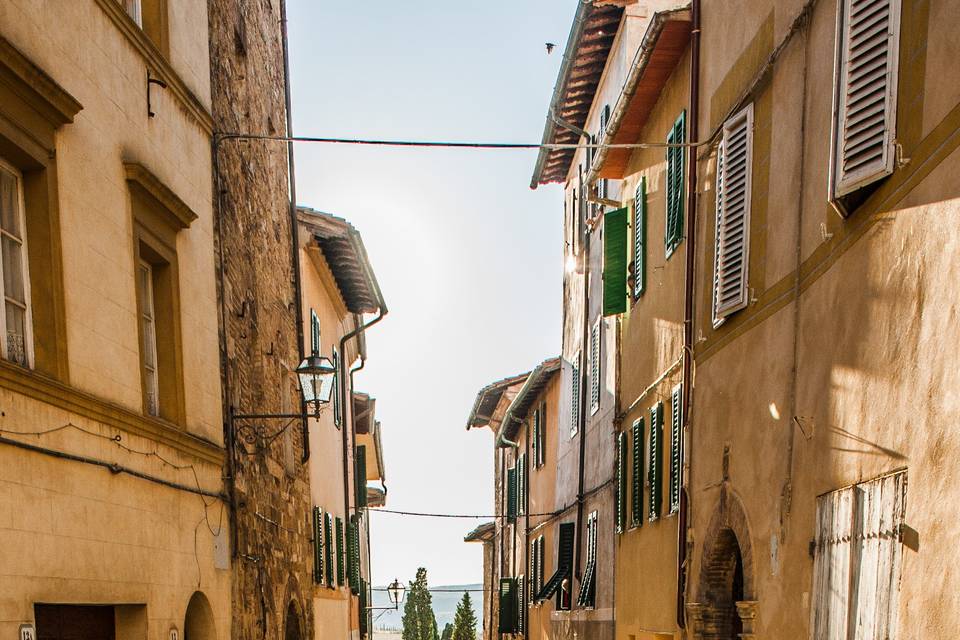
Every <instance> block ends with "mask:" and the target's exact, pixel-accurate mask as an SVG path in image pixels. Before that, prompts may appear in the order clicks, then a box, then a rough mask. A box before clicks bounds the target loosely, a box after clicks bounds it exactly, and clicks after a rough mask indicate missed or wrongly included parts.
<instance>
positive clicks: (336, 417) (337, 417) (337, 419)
mask: <svg viewBox="0 0 960 640" xmlns="http://www.w3.org/2000/svg"><path fill="white" fill-rule="evenodd" d="M333 365H334V368H335V369H336V372H335V373H334V374H333V391H331V395H332V396H333V423H334V424H335V425H336V426H337V427H339V426H340V423H341V413H342V407H341V406H340V382H341V381H340V354H339V353H337V349H336V348H334V349H333Z"/></svg>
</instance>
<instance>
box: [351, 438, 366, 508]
mask: <svg viewBox="0 0 960 640" xmlns="http://www.w3.org/2000/svg"><path fill="white" fill-rule="evenodd" d="M354 466H355V467H356V472H355V477H354V481H353V485H354V491H355V492H356V494H357V495H356V504H357V508H358V509H363V508H365V507H366V506H367V447H366V446H365V445H360V446H359V447H357V457H356V460H354Z"/></svg>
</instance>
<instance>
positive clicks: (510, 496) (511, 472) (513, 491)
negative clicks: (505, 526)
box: [507, 466, 517, 522]
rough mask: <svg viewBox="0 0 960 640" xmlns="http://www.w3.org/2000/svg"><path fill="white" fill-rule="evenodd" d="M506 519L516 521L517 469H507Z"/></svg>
mask: <svg viewBox="0 0 960 640" xmlns="http://www.w3.org/2000/svg"><path fill="white" fill-rule="evenodd" d="M507 519H508V520H510V521H511V522H513V521H515V520H516V519H517V468H516V467H515V466H514V467H513V468H511V469H507Z"/></svg>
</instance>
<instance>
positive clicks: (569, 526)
mask: <svg viewBox="0 0 960 640" xmlns="http://www.w3.org/2000/svg"><path fill="white" fill-rule="evenodd" d="M575 532H576V525H575V524H574V523H572V522H563V523H561V524H560V527H559V533H558V534H557V569H556V571H554V572H553V575H551V576H550V579H549V580H547V582H546V584H544V585H543V587H542V588H541V589H540V590H539V592H538V593H537V599H538V600H546V599H547V598H550V597H552V596H553V595H554V594H557V609H558V610H565V609H569V608H570V577H571V574H572V568H573V543H574V536H575ZM543 557H544V555H543V541H542V539H541V552H540V558H541V559H542V558H543ZM542 571H543V568H542V567H541V572H542ZM564 581H566V588H564Z"/></svg>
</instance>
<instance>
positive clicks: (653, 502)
mask: <svg viewBox="0 0 960 640" xmlns="http://www.w3.org/2000/svg"><path fill="white" fill-rule="evenodd" d="M662 432H663V403H662V402H658V403H657V406H655V407H653V408H652V409H650V451H649V455H650V458H649V460H648V461H647V480H648V481H649V483H650V508H649V509H648V511H647V517H648V518H649V519H650V521H651V522H652V521H654V520H656V519H657V518H659V517H660V504H661V502H662V501H663V494H662V490H663V487H662V485H663V481H662V480H661V478H660V470H661V469H662V467H663V445H662Z"/></svg>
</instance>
